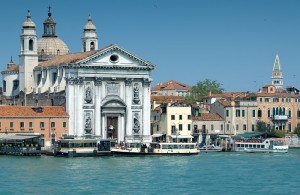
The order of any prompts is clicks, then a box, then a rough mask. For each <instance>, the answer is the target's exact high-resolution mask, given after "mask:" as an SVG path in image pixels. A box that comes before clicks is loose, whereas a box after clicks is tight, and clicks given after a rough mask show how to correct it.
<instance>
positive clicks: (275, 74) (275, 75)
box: [272, 53, 283, 92]
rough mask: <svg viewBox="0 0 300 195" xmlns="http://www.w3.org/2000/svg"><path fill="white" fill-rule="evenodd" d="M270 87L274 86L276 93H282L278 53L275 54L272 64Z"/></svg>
mask: <svg viewBox="0 0 300 195" xmlns="http://www.w3.org/2000/svg"><path fill="white" fill-rule="evenodd" d="M272 85H274V86H275V89H276V92H282V90H283V76H282V70H281V64H280V61H279V56H278V53H277V54H276V57H275V62H274V65H273V71H272Z"/></svg>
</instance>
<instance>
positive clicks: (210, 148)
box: [199, 144, 223, 152]
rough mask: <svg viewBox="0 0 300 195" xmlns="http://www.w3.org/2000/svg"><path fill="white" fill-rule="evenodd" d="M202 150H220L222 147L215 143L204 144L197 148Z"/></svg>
mask: <svg viewBox="0 0 300 195" xmlns="http://www.w3.org/2000/svg"><path fill="white" fill-rule="evenodd" d="M199 149H200V150H201V151H203V152H222V151H223V148H222V147H220V146H215V145H213V144H212V145H204V146H201V147H200V148H199Z"/></svg>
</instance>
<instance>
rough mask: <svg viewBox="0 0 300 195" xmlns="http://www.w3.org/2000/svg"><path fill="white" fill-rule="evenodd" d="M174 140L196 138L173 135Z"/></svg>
mask: <svg viewBox="0 0 300 195" xmlns="http://www.w3.org/2000/svg"><path fill="white" fill-rule="evenodd" d="M171 137H172V138H177V139H191V138H194V136H191V135H177V136H176V135H171Z"/></svg>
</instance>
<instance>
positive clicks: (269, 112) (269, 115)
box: [268, 109, 271, 118]
mask: <svg viewBox="0 0 300 195" xmlns="http://www.w3.org/2000/svg"><path fill="white" fill-rule="evenodd" d="M268 117H269V118H270V117H271V111H270V109H268Z"/></svg>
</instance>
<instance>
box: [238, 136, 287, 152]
mask: <svg viewBox="0 0 300 195" xmlns="http://www.w3.org/2000/svg"><path fill="white" fill-rule="evenodd" d="M234 148H235V151H237V152H251V153H254V152H255V153H256V152H269V153H273V152H276V153H277V152H278V153H287V152H288V149H289V147H288V145H284V144H283V143H282V141H280V140H273V139H247V140H246V139H242V140H236V141H235V144H234Z"/></svg>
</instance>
